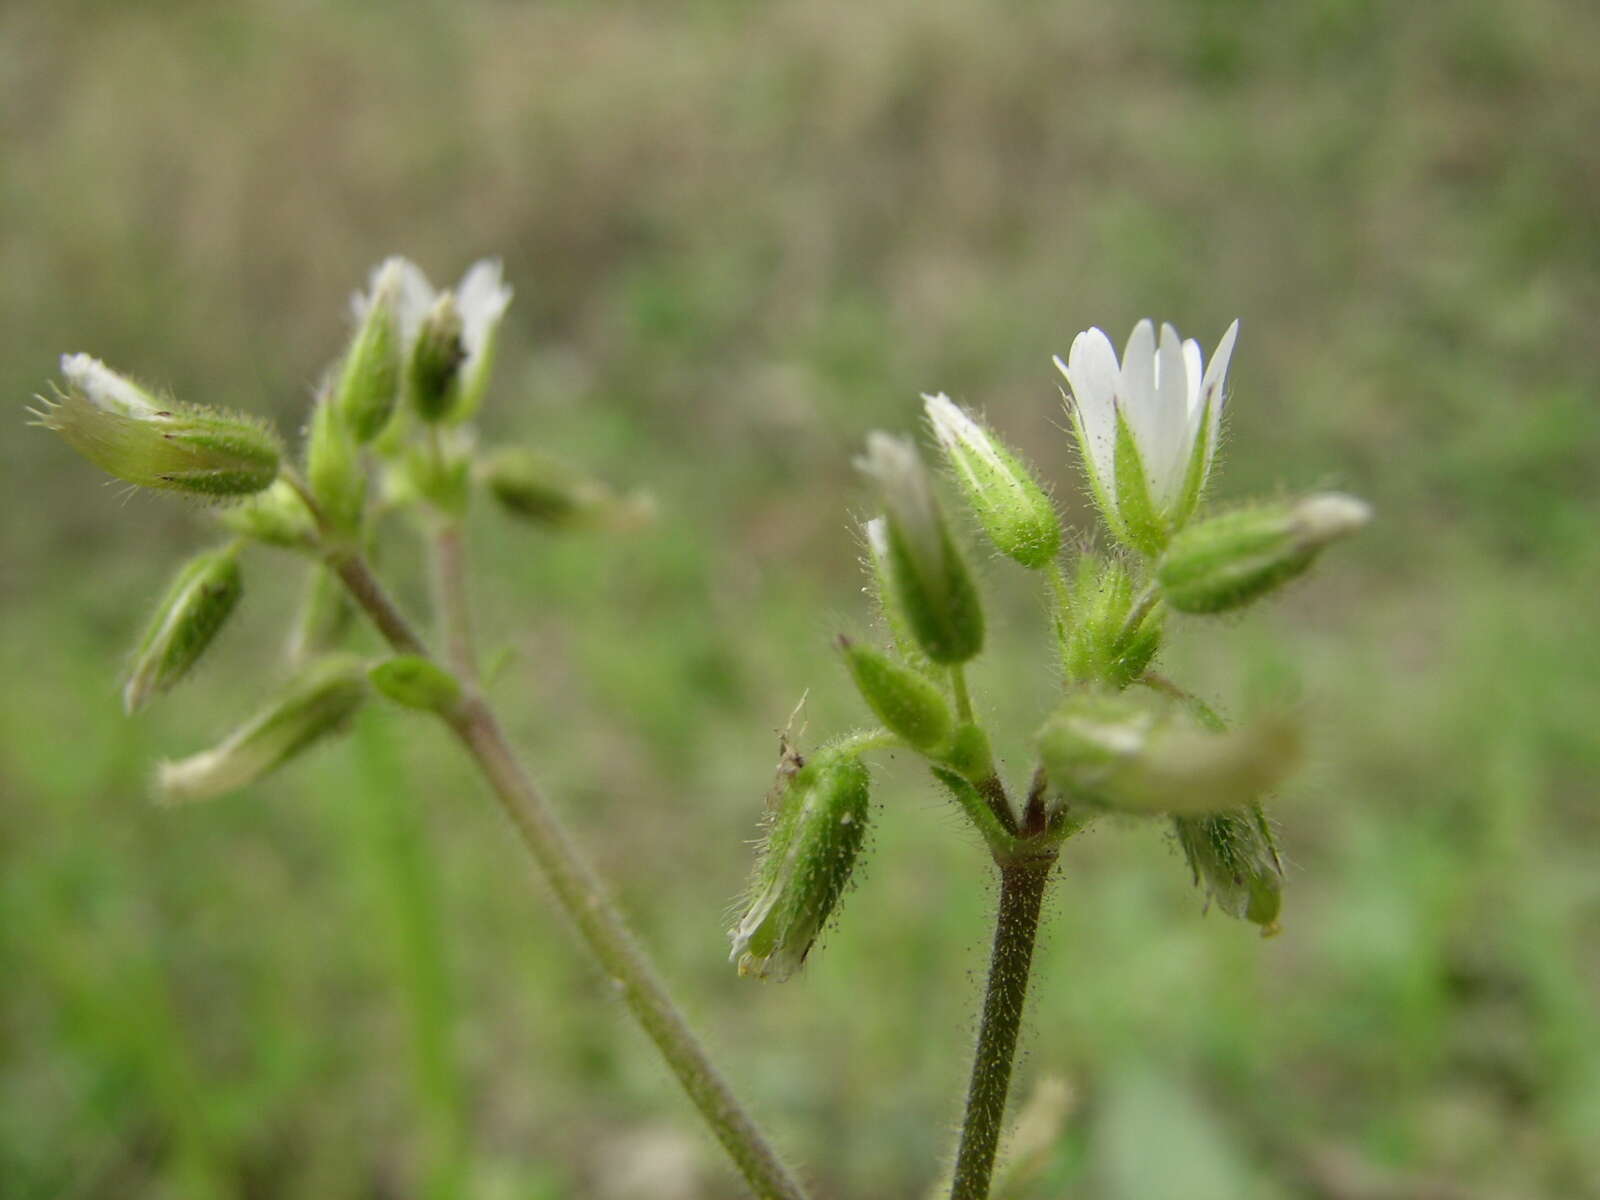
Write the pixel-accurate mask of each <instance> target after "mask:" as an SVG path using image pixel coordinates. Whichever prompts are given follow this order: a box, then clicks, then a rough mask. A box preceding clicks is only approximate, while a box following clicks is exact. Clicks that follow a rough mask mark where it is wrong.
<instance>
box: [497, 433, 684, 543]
mask: <svg viewBox="0 0 1600 1200" xmlns="http://www.w3.org/2000/svg"><path fill="white" fill-rule="evenodd" d="M483 478H484V482H485V483H487V484H488V486H489V492H490V494H491V495H493V496H494V498H495V499H496V500H497V501H499V502H500V505H501V507H503V508H504V509H505V510H506V511H507V512H508V513H510V514H512V515H513V516H516V517H520V518H522V519H523V520H525V521H529V522H531V523H533V524H535V525H541V526H543V527H545V528H546V529H552V530H578V529H594V530H605V531H622V530H628V529H634V528H637V527H639V526H640V525H644V524H647V523H648V522H649V521H651V520H652V519H653V518H654V516H655V502H654V501H653V500H652V499H651V498H650V497H649V496H648V495H646V494H644V493H642V492H634V493H631V494H629V495H626V496H619V495H618V494H617V493H616V492H614V491H612V490H611V488H609V487H608V486H606V485H605V484H604V483H601V482H600V481H599V480H597V479H591V478H589V477H588V476H585V475H582V474H580V473H579V472H578V471H576V470H574V469H573V468H572V467H570V466H568V465H567V464H566V463H564V462H562V461H560V460H559V459H556V458H552V457H551V456H550V455H547V454H542V453H540V452H538V451H536V450H526V449H523V448H521V447H507V448H505V449H503V450H498V451H496V452H495V453H494V454H492V455H490V456H489V458H488V459H487V461H485V463H484V464H483Z"/></svg>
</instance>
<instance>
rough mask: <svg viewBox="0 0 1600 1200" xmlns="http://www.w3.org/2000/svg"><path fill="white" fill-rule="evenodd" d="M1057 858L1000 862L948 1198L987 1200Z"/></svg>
mask: <svg viewBox="0 0 1600 1200" xmlns="http://www.w3.org/2000/svg"><path fill="white" fill-rule="evenodd" d="M1054 866H1055V854H1054V853H1053V852H1052V853H1051V854H1049V855H1048V856H1047V857H1036V858H1034V857H1022V858H1017V859H1014V860H1012V861H1009V862H1002V863H1000V913H999V916H998V917H997V918H996V921H995V930H994V949H993V952H992V953H991V955H990V958H989V986H988V990H987V992H986V993H985V995H984V998H983V1018H982V1021H981V1023H980V1024H979V1026H978V1050H977V1054H976V1056H975V1057H974V1059H973V1063H972V1082H971V1084H970V1085H969V1086H968V1088H967V1108H966V1113H965V1115H964V1117H963V1118H962V1123H961V1142H960V1144H959V1146H958V1147H957V1149H956V1169H955V1175H954V1177H953V1180H952V1182H951V1185H950V1200H987V1197H988V1195H989V1181H990V1179H991V1178H992V1176H993V1175H994V1156H995V1150H996V1148H997V1147H998V1146H999V1144H1000V1131H1001V1128H1002V1126H1003V1123H1004V1120H1005V1112H1006V1096H1007V1094H1008V1093H1009V1092H1010V1090H1011V1067H1012V1063H1013V1062H1014V1061H1015V1059H1016V1054H1017V1034H1018V1031H1019V1030H1020V1029H1021V1028H1022V1012H1023V1006H1024V1003H1025V1001H1026V999H1027V992H1028V974H1029V972H1030V971H1031V969H1032V967H1033V944H1034V940H1035V938H1036V937H1037V936H1038V933H1039V913H1040V910H1041V909H1042V907H1043V905H1044V893H1045V887H1046V886H1047V885H1048V884H1049V882H1050V872H1051V870H1052V869H1053V868H1054Z"/></svg>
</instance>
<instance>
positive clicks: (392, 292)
mask: <svg viewBox="0 0 1600 1200" xmlns="http://www.w3.org/2000/svg"><path fill="white" fill-rule="evenodd" d="M404 273H405V263H404V260H402V259H398V258H391V259H388V260H386V261H385V262H384V263H383V265H382V266H380V267H379V268H378V270H377V271H376V272H374V274H373V277H372V289H371V291H370V292H369V293H368V294H367V295H365V296H361V297H357V300H356V305H355V307H356V312H357V316H358V319H359V324H357V326H356V330H355V333H354V334H353V335H351V338H350V345H349V346H348V347H347V348H346V350H345V354H344V361H343V362H342V363H341V364H340V366H339V377H338V380H337V382H336V383H335V384H334V388H333V405H334V407H335V408H336V409H338V411H339V416H340V418H341V419H342V420H343V421H344V423H345V426H346V428H348V429H349V430H350V432H351V434H352V435H353V436H354V437H355V439H356V441H357V442H370V441H371V440H372V439H373V438H375V437H377V436H378V434H380V433H382V432H383V428H384V426H385V425H387V424H388V423H389V418H390V417H391V416H392V415H393V414H394V409H395V401H396V399H397V398H398V397H399V394H400V355H401V333H400V321H399V314H398V312H397V311H396V309H397V305H398V304H399V302H400V292H401V289H402V288H403V287H404V286H405V275H404Z"/></svg>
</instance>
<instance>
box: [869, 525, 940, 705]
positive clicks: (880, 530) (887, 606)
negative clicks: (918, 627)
mask: <svg viewBox="0 0 1600 1200" xmlns="http://www.w3.org/2000/svg"><path fill="white" fill-rule="evenodd" d="M861 532H862V536H863V538H864V539H865V541H866V547H867V557H866V558H864V559H862V561H861V565H862V566H864V567H865V568H866V569H867V577H868V579H869V580H870V581H871V586H870V587H869V588H868V589H867V590H868V592H869V593H870V595H871V596H872V598H873V599H874V600H875V601H876V602H877V605H878V611H879V612H880V613H881V614H882V616H883V622H884V625H885V626H887V628H888V633H889V640H890V642H891V643H892V644H893V645H894V648H895V650H896V651H898V652H899V654H900V657H901V658H903V659H904V660H905V661H906V662H907V663H909V664H910V665H911V666H912V667H914V668H915V669H916V670H918V671H920V672H922V673H923V674H925V675H926V674H932V673H933V672H934V671H935V669H936V668H935V667H934V666H933V664H932V663H930V662H929V661H928V658H927V656H926V655H925V654H923V653H922V647H921V646H920V645H918V643H917V639H916V636H915V635H914V634H913V633H912V632H911V622H910V621H909V620H908V619H907V618H906V613H905V609H903V608H901V607H900V589H899V587H898V586H896V584H895V582H894V563H893V562H892V561H891V557H890V553H889V522H888V521H886V520H884V519H883V518H882V517H873V518H872V520H870V521H868V522H866V523H865V524H863V525H862V527H861Z"/></svg>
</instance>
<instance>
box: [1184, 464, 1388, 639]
mask: <svg viewBox="0 0 1600 1200" xmlns="http://www.w3.org/2000/svg"><path fill="white" fill-rule="evenodd" d="M1371 519H1372V509H1371V507H1370V506H1369V505H1368V504H1366V502H1365V501H1362V500H1357V499H1356V498H1355V497H1354V496H1346V495H1342V494H1340V493H1338V492H1327V493H1323V494H1321V495H1316V496H1308V497H1306V498H1305V499H1304V500H1300V501H1297V502H1296V503H1293V504H1273V505H1264V506H1261V507H1255V508H1247V509H1241V510H1240V511H1238V512H1232V513H1226V514H1224V515H1222V516H1220V517H1212V518H1211V519H1210V520H1208V521H1202V522H1200V523H1199V524H1198V525H1191V526H1189V527H1188V528H1187V529H1185V530H1183V531H1182V532H1181V533H1179V534H1178V535H1177V536H1176V537H1175V538H1173V540H1172V544H1171V545H1170V546H1169V547H1168V548H1167V552H1166V554H1164V555H1163V556H1162V558H1161V562H1160V563H1159V564H1158V565H1157V567H1156V581H1157V583H1159V584H1160V587H1161V595H1162V597H1163V598H1164V599H1165V600H1166V602H1167V603H1168V604H1170V605H1172V607H1173V608H1175V609H1177V610H1178V611H1179V612H1189V613H1217V612H1226V611H1227V610H1229V609H1234V608H1240V607H1242V606H1243V605H1246V604H1249V603H1250V602H1251V601H1252V600H1255V599H1257V598H1259V597H1261V596H1264V595H1266V594H1267V593H1268V592H1270V591H1272V590H1273V589H1274V588H1276V587H1279V586H1281V585H1282V584H1284V583H1287V582H1288V581H1289V580H1291V579H1293V578H1294V577H1295V576H1297V575H1299V574H1301V573H1302V572H1303V571H1305V570H1306V568H1307V567H1309V566H1310V565H1311V564H1312V562H1313V561H1314V560H1315V559H1316V557H1317V555H1318V554H1320V553H1321V552H1322V550H1323V548H1324V547H1326V546H1328V545H1330V544H1331V543H1333V542H1336V541H1338V540H1339V539H1340V538H1344V537H1348V536H1349V535H1350V534H1352V533H1354V532H1356V530H1358V529H1360V528H1361V527H1362V526H1363V525H1365V524H1366V523H1367V522H1368V521H1369V520H1371Z"/></svg>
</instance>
